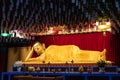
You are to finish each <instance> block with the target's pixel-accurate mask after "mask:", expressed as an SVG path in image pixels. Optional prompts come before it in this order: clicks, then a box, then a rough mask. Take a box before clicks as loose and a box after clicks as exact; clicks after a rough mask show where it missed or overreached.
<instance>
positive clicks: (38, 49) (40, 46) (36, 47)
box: [33, 42, 45, 55]
mask: <svg viewBox="0 0 120 80" xmlns="http://www.w3.org/2000/svg"><path fill="white" fill-rule="evenodd" d="M33 49H34V51H35V52H36V53H37V55H41V54H42V53H43V52H44V51H45V44H44V43H40V42H36V43H35V44H34V45H33Z"/></svg>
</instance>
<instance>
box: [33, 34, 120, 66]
mask: <svg viewBox="0 0 120 80" xmlns="http://www.w3.org/2000/svg"><path fill="white" fill-rule="evenodd" d="M119 40H120V34H116V35H113V34H112V33H110V32H106V34H104V32H92V33H81V34H61V35H46V36H37V37H36V38H35V41H40V42H44V43H45V44H46V47H48V46H49V45H53V44H54V45H77V46H78V47H79V48H80V49H83V50H99V51H103V50H104V49H106V50H107V53H106V59H107V60H110V61H113V62H115V64H116V65H120V58H119V56H120V41H119Z"/></svg>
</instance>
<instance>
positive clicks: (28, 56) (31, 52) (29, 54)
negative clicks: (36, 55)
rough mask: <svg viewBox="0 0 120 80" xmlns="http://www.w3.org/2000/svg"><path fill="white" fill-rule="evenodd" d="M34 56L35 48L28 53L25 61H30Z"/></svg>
mask: <svg viewBox="0 0 120 80" xmlns="http://www.w3.org/2000/svg"><path fill="white" fill-rule="evenodd" d="M32 55H33V48H32V50H31V51H30V52H29V53H28V55H27V57H26V59H25V61H28V60H29V59H30V58H31V57H32Z"/></svg>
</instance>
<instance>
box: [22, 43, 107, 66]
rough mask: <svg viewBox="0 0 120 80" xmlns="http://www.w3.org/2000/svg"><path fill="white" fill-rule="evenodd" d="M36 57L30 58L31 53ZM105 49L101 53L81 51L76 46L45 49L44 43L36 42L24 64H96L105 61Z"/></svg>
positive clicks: (54, 46) (53, 46)
mask: <svg viewBox="0 0 120 80" xmlns="http://www.w3.org/2000/svg"><path fill="white" fill-rule="evenodd" d="M34 52H36V53H37V55H38V56H37V57H32V55H33V53H34ZM105 53H106V49H104V50H103V51H101V52H100V51H93V50H81V49H80V48H79V47H78V46H76V45H50V46H48V47H47V48H45V44H44V43H40V42H37V43H35V44H34V45H33V47H32V50H31V51H30V52H29V53H28V55H27V57H26V59H25V62H24V63H28V64H30V63H43V62H45V63H48V62H50V63H65V62H66V61H67V62H68V63H71V61H74V63H96V62H97V61H98V60H101V59H102V60H106V56H105Z"/></svg>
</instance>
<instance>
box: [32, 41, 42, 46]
mask: <svg viewBox="0 0 120 80" xmlns="http://www.w3.org/2000/svg"><path fill="white" fill-rule="evenodd" d="M38 44H40V45H41V43H40V42H38V41H37V42H35V44H34V45H33V47H34V46H36V45H38Z"/></svg>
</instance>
